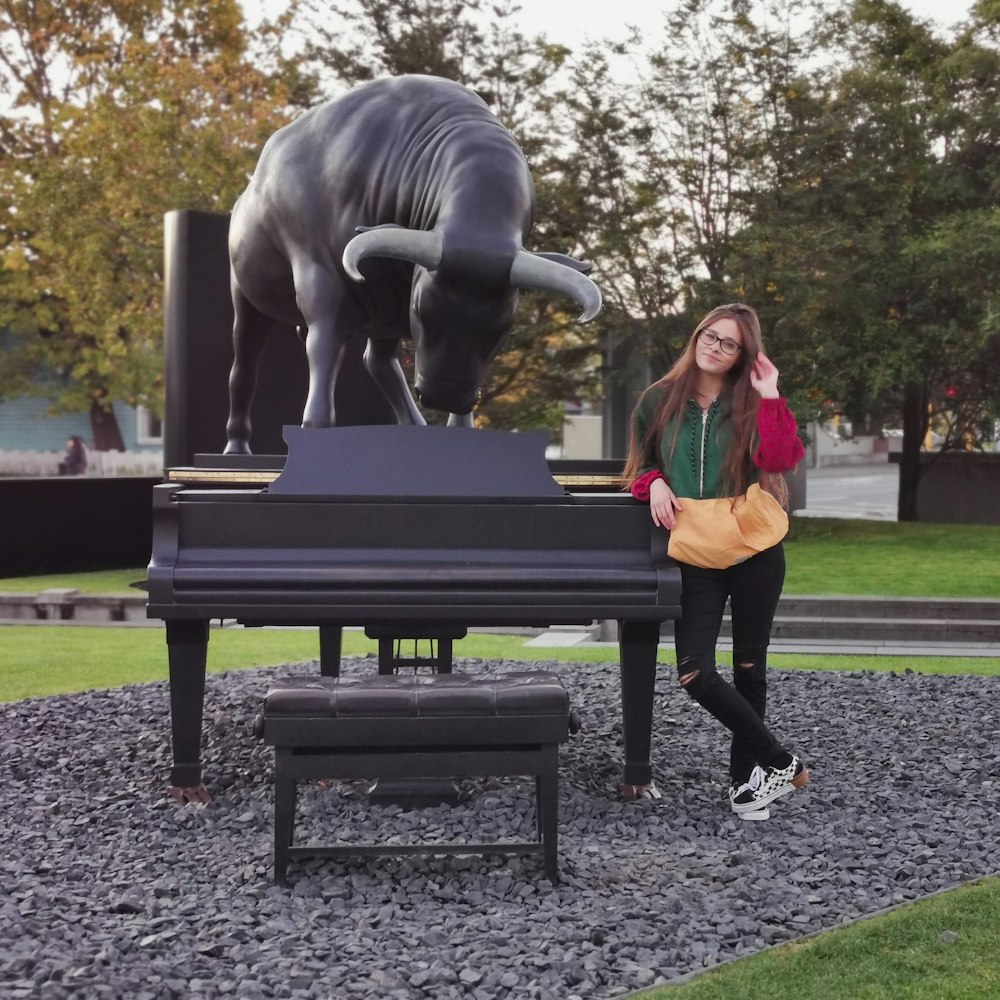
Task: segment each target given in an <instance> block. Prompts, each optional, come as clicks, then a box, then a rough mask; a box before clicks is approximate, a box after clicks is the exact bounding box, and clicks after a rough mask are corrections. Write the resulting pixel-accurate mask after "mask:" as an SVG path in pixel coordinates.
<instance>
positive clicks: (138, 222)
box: [0, 0, 308, 449]
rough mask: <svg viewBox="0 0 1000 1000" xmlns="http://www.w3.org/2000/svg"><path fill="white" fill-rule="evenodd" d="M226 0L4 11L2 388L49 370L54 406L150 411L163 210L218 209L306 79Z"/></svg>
mask: <svg viewBox="0 0 1000 1000" xmlns="http://www.w3.org/2000/svg"><path fill="white" fill-rule="evenodd" d="M279 29H280V25H271V24H265V25H263V26H262V28H261V29H260V30H259V31H257V32H255V33H250V32H248V31H247V29H246V28H245V26H244V24H243V22H242V15H241V12H240V8H239V6H238V4H237V3H236V2H235V0H220V2H217V3H213V4H211V5H207V6H206V5H202V4H199V3H196V2H194V0H179V2H174V3H171V4H169V5H168V4H164V3H163V2H162V0H144V2H138V3H136V2H129V3H121V2H118V0H105V2H101V3H94V4H82V3H79V4H77V3H71V4H64V5H53V4H49V3H45V2H43V0H19V2H12V3H10V4H7V5H5V6H4V8H3V11H2V12H0V85H2V86H3V89H4V91H5V92H6V94H7V97H8V103H9V107H8V109H7V111H6V112H5V113H4V114H3V115H2V116H0V143H2V145H0V204H2V207H3V209H4V211H3V214H2V219H3V221H2V223H0V262H2V265H3V266H2V269H0V280H2V282H3V285H2V288H3V296H2V302H0V329H2V330H4V331H6V332H5V333H4V334H3V335H2V336H3V338H4V342H5V343H4V347H5V350H3V353H2V356H3V360H4V368H3V373H2V374H0V395H8V396H9V395H16V394H19V393H25V392H31V391H35V392H37V383H38V380H39V379H42V378H45V379H47V380H48V385H49V387H50V389H49V391H50V394H51V400H52V409H53V411H54V412H89V414H90V417H91V422H92V427H93V437H94V443H95V446H96V447H97V448H98V449H103V448H121V447H122V439H121V435H120V432H119V431H118V428H117V424H116V423H115V420H114V414H113V411H112V409H111V405H112V403H113V402H114V401H115V400H118V399H122V400H125V401H126V402H128V403H130V404H139V403H142V404H145V405H147V406H150V407H151V408H152V409H153V410H154V411H159V410H160V408H161V405H162V402H161V399H160V394H161V389H160V383H161V380H162V376H161V372H162V358H161V353H160V340H161V328H162V295H161V288H162V278H163V275H162V225H163V223H162V219H163V214H164V212H166V211H168V210H171V209H174V208H178V207H187V208H199V209H205V210H220V209H228V208H229V207H230V206H231V204H232V202H233V200H234V199H235V197H236V195H237V194H238V192H239V191H240V189H241V188H242V186H243V185H244V184H245V181H246V178H247V176H248V173H249V171H250V170H251V169H252V166H253V162H254V159H255V156H256V154H257V151H258V150H259V147H260V145H261V144H262V142H263V141H264V139H265V138H266V136H267V135H268V134H270V132H271V131H273V130H274V128H275V127H276V126H277V125H278V124H280V123H282V122H283V120H285V118H286V117H287V114H288V108H289V102H290V101H291V100H292V99H293V98H295V97H296V96H298V95H301V94H302V93H303V92H306V91H308V81H307V80H305V79H304V78H302V77H301V76H300V75H298V74H297V73H296V72H295V71H294V69H292V68H291V67H289V66H288V65H287V64H286V63H285V62H284V61H283V59H282V57H281V56H280V54H279V53H278V48H277V44H278V34H279Z"/></svg>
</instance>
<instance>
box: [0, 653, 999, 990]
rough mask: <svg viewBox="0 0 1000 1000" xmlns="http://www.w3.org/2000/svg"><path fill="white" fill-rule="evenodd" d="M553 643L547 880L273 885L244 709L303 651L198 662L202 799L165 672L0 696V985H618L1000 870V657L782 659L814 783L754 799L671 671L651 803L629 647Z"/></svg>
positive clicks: (372, 862)
mask: <svg viewBox="0 0 1000 1000" xmlns="http://www.w3.org/2000/svg"><path fill="white" fill-rule="evenodd" d="M456 666H457V668H458V669H463V670H468V671H479V670H484V669H518V665H517V664H496V663H485V662H482V661H472V660H465V661H460V662H459V663H458V664H457V665H456ZM538 666H539V665H538V664H532V665H531V669H534V668H537V667H538ZM543 666H544V667H545V668H546V669H551V670H555V671H556V672H557V673H559V674H560V676H561V677H562V678H563V682H564V683H565V684H566V686H567V688H569V690H570V694H571V697H572V700H573V703H574V704H575V705H576V706H577V707H578V708H579V710H580V712H581V715H582V717H583V725H584V728H583V729H582V730H581V732H580V733H578V734H577V735H576V736H574V737H573V738H572V739H571V741H570V743H569V744H568V745H566V746H564V747H563V748H562V750H561V769H560V773H561V788H560V793H561V794H560V868H561V872H562V881H561V883H560V884H559V885H556V886H553V885H551V884H550V883H549V882H548V881H547V880H545V879H544V878H542V877H541V872H540V860H539V859H538V858H533V857H526V858H512V859H505V858H502V857H486V858H481V857H478V856H470V857H449V856H439V857H402V858H386V859H364V860H357V861H344V862H338V861H330V860H316V861H306V862H295V863H293V865H292V868H291V871H290V884H289V887H288V888H287V889H279V888H277V887H275V886H273V885H272V884H271V873H270V852H271V808H272V788H271V776H272V775H271V752H270V750H269V748H266V747H263V746H261V745H260V744H259V743H258V742H257V741H256V740H255V739H254V737H253V736H252V735H251V731H250V725H251V723H252V720H253V716H254V715H255V713H256V712H257V711H258V710H259V707H260V704H261V700H262V698H263V695H264V692H265V691H266V690H267V687H268V684H269V682H270V680H271V678H273V677H275V676H290V675H302V674H308V673H315V672H316V671H317V666H316V664H297V665H293V666H289V667H285V668H281V669H279V670H258V671H243V672H238V673H236V672H234V673H229V674H219V675H214V676H211V677H210V678H209V681H208V693H207V697H206V721H205V728H206V742H207V750H206V754H205V759H206V769H207V773H208V775H209V776H210V790H211V792H212V794H213V798H214V801H213V802H212V803H211V804H210V805H209V806H207V807H203V808H198V807H180V806H177V805H176V804H174V803H173V802H172V801H170V800H168V798H167V797H166V795H165V794H164V780H165V776H166V772H167V764H168V760H169V753H168V715H167V704H168V701H167V687H166V685H165V684H150V685H144V686H141V687H133V688H125V689H121V690H114V691H104V692H94V693H90V694H83V695H74V696H67V697H56V698H46V699H36V700H31V701H25V702H20V703H16V704H8V705H0V716H2V719H3V734H4V735H3V742H2V750H0V760H2V769H0V773H2V774H3V776H4V780H3V781H2V782H0V815H2V816H3V817H4V825H5V830H4V837H3V844H4V850H3V851H2V853H0V940H2V941H3V942H4V946H3V949H2V951H0V995H2V996H3V997H4V998H11V1000H13V998H18V997H25V998H27V997H30V998H32V1000H34V998H41V1000H61V998H65V997H80V998H87V1000H91V998H100V997H109V998H118V997H123V998H124V997H127V998H129V1000H161V998H174V997H191V996H198V997H203V998H216V997H220V998H221V997H239V998H241V1000H258V998H261V1000H263V998H270V997H301V998H317V1000H319V998H323V1000H329V998H331V997H337V998H341V997H344V998H364V997H378V998H389V1000H396V998H398V1000H422V998H435V1000H449V998H472V1000H494V998H501V997H503V998H509V997H516V998H522V997H524V998H534V997H545V998H548V997H552V998H560V1000H571V998H573V997H579V998H600V997H615V996H620V995H621V994H623V993H626V992H628V991H631V990H634V989H637V988H639V987H644V986H650V985H653V984H655V983H657V982H662V981H664V980H667V979H670V978H673V977H676V976H678V975H682V974H685V973H688V972H690V971H692V970H696V969H699V968H703V967H705V966H708V965H712V964H714V963H716V962H718V961H720V960H724V959H729V958H733V957H737V956H740V955H744V954H747V953H750V952H753V951H756V950H759V949H760V948H762V947H765V946H767V945H770V944H774V943H779V942H782V941H787V940H790V939H792V938H795V937H799V936H801V935H803V934H807V933H810V932H814V931H817V930H821V929H823V928H827V927H831V926H833V925H836V924H838V923H840V922H842V921H843V920H845V919H849V918H853V917H856V916H859V915H861V914H865V913H870V912H873V911H875V910H878V909H880V908H882V907H885V906H888V905H892V904H894V903H898V902H902V901H905V900H910V899H915V898H917V897H919V896H921V895H924V894H926V893H928V892H931V891H934V890H937V889H940V888H943V887H947V886H951V885H955V884H957V883H959V882H962V881H966V880H969V879H973V878H976V877H977V876H980V875H983V874H987V873H991V872H996V871H997V870H998V869H1000V840H998V838H997V836H996V829H997V816H998V807H1000V744H998V741H997V738H996V737H997V732H998V730H1000V707H998V706H1000V681H998V680H997V679H994V678H976V677H924V676H919V675H915V674H909V673H907V674H902V675H896V674H862V673H852V674H834V673H829V674H827V673H808V672H801V673H800V672H784V673H783V672H779V671H774V672H772V684H771V697H770V715H771V721H772V724H773V725H774V727H775V729H776V731H777V732H778V733H779V734H780V735H781V737H782V738H783V739H784V740H785V741H786V742H787V743H788V744H789V745H790V746H792V747H793V748H795V749H797V750H798V751H800V752H801V753H802V754H803V755H804V756H805V758H806V759H807V761H808V762H809V764H810V766H811V768H812V771H813V781H812V783H811V784H810V785H809V787H808V789H807V790H805V791H803V792H797V793H795V794H793V795H791V796H789V797H788V798H787V799H783V800H782V801H781V802H779V803H778V804H776V805H775V806H774V807H773V809H772V819H771V820H770V821H768V822H766V823H743V822H742V821H740V820H739V819H737V818H736V817H735V816H734V815H733V814H732V813H731V812H730V811H729V808H728V803H727V801H726V769H725V768H726V761H727V759H728V750H727V745H726V738H725V734H724V732H723V731H722V730H721V728H720V727H719V726H718V725H717V724H716V723H715V722H713V721H712V720H711V719H710V718H708V717H707V716H706V715H705V714H704V713H703V712H702V711H701V710H700V709H698V708H697V706H695V705H693V704H691V703H689V702H688V701H687V700H686V699H685V696H684V695H683V692H681V691H679V690H678V688H677V685H676V682H675V681H674V680H673V678H672V674H673V671H672V668H670V667H663V668H662V675H661V680H660V683H659V685H658V693H657V699H656V710H655V732H654V766H655V768H656V772H657V780H658V784H659V786H660V788H661V790H662V792H663V799H662V800H661V801H659V802H640V803H635V804H628V805H626V804H623V803H621V802H619V801H617V799H616V785H617V782H618V780H619V776H620V772H621V717H620V705H619V683H618V668H617V666H615V665H606V666H577V665H567V664H557V663H550V664H544V665H543ZM521 669H525V667H524V666H523V665H522V666H521ZM345 670H346V671H348V672H350V671H364V672H370V671H372V670H374V666H373V664H372V662H371V661H367V662H366V661H365V660H354V661H349V662H348V663H347V665H346V668H345ZM531 785H532V783H531V782H530V781H527V780H524V781H519V780H517V779H503V780H501V779H484V780H482V781H474V782H467V783H465V784H464V785H463V789H464V791H465V792H467V800H466V801H465V802H463V803H462V804H460V805H459V806H457V807H455V808H453V809H449V808H447V807H436V808H433V809H425V810H419V811H413V812H406V811H402V810H400V809H399V808H398V807H393V806H381V807H369V805H368V803H367V801H366V798H365V794H364V789H363V787H361V786H359V785H335V786H332V787H319V786H310V787H307V788H306V789H304V790H303V793H302V796H301V798H302V804H301V809H300V818H299V830H300V836H301V837H305V838H307V839H312V840H314V841H316V842H320V841H329V840H330V839H331V838H332V837H333V836H335V835H339V837H340V838H341V839H342V840H344V841H351V840H354V841H364V840H376V839H384V840H388V839H390V838H391V839H394V840H398V841H399V842H419V841H424V842H429V841H433V840H434V839H447V840H451V839H455V840H457V839H463V838H464V839H468V840H471V841H484V840H487V839H491V838H493V837H497V838H506V839H512V840H513V839H520V838H521V837H523V836H525V835H526V834H528V833H530V831H531V829H532V828H533V826H532V824H533V806H532V787H531Z"/></svg>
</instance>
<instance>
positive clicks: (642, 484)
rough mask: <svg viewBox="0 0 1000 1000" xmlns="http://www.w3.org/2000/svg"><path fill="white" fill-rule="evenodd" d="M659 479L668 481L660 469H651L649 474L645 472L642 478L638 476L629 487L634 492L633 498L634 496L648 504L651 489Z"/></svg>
mask: <svg viewBox="0 0 1000 1000" xmlns="http://www.w3.org/2000/svg"><path fill="white" fill-rule="evenodd" d="M657 479H666V476H664V475H663V473H662V472H660V470H659V469H650V470H649V472H644V473H643V474H642V475H641V476H636V478H635V479H633V480H632V485H631V486H630V487H629V489H630V490H631V492H632V496H634V497H635V498H636V500H643V501H645V502H647V503H648V502H649V487H650V486H652V484H653V483H654V482H655V481H656V480H657Z"/></svg>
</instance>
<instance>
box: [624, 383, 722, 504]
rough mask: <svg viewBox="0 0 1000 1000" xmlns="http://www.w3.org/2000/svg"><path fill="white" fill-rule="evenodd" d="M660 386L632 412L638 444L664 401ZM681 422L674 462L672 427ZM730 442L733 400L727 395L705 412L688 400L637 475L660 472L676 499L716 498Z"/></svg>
mask: <svg viewBox="0 0 1000 1000" xmlns="http://www.w3.org/2000/svg"><path fill="white" fill-rule="evenodd" d="M664 391H665V390H664V389H663V388H662V387H660V388H655V389H651V390H650V391H649V392H647V393H646V394H645V395H644V396H643V397H642V399H641V400H640V401H639V405H638V407H637V408H636V411H635V429H636V440H637V441H639V442H640V443H641V442H642V439H643V437H644V436H645V433H646V428H647V427H648V426H649V424H650V421H651V420H652V419H653V417H654V414H655V412H656V408H657V405H658V403H659V402H660V400H661V399H662V398H663V393H664ZM678 421H679V422H680V429H679V431H678V434H677V443H676V445H675V446H674V455H673V460H672V461H671V459H670V446H671V442H672V441H673V435H674V427H675V425H676V424H677V422H678ZM731 440H732V401H731V399H730V397H729V394H728V393H727V394H726V395H724V396H722V397H719V398H718V399H716V400H715V401H714V402H713V403H712V405H711V406H709V407H708V409H707V410H703V409H702V408H701V407H700V406H699V405H698V403H697V402H695V400H693V399H689V400H688V401H687V403H686V404H685V406H684V409H683V410H682V411H681V413H679V414H678V415H677V416H676V417H675V418H674V419H673V420H671V421H669V422H668V423H667V426H666V428H665V429H664V433H663V437H662V438H661V439H660V441H659V447H658V448H656V447H655V445H654V448H653V449H651V450H650V454H648V455H646V456H645V460H644V462H643V466H642V468H641V469H640V475H641V474H642V473H644V472H650V471H652V470H653V469H659V470H660V472H662V473H663V474H664V476H665V477H666V480H667V485H668V486H669V487H670V488H671V489H672V490H673V491H674V495H675V496H678V497H693V498H695V499H700V498H704V497H708V498H714V497H717V496H719V491H720V490H721V489H722V483H721V474H722V464H723V460H724V459H725V456H726V451H727V450H728V448H729V443H730V441H731Z"/></svg>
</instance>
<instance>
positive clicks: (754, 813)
mask: <svg viewBox="0 0 1000 1000" xmlns="http://www.w3.org/2000/svg"><path fill="white" fill-rule="evenodd" d="M758 771H760V775H759V776H758V775H757V772H758ZM763 780H764V772H763V771H762V770H761V769H760V768H759V767H755V768H754V769H753V771H752V772H751V774H750V780H748V781H744V782H743V783H742V784H736V783H735V782H733V783H732V784H731V785H730V786H729V804H730V805H731V806H732V807H733V812H734V813H736V815H737V816H739V817H740V819H743V820H746V821H747V822H753V821H755V820H765V819H770V818H771V810H770V809H768V808H767V806H763V807H762V808H760V809H749V810H742V811H741V810H740V809H737V808H736V803H737V802H740V803H742V802H745V801H747V793H748V792H752V791H753V790H754V789H755V788H759V787H760V783H761V782H762V781H763Z"/></svg>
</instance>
